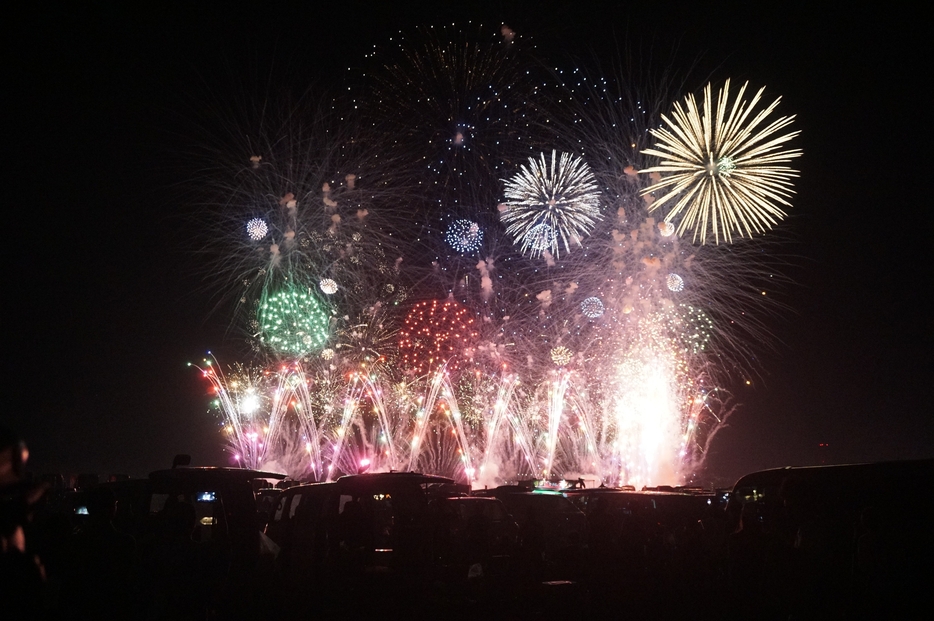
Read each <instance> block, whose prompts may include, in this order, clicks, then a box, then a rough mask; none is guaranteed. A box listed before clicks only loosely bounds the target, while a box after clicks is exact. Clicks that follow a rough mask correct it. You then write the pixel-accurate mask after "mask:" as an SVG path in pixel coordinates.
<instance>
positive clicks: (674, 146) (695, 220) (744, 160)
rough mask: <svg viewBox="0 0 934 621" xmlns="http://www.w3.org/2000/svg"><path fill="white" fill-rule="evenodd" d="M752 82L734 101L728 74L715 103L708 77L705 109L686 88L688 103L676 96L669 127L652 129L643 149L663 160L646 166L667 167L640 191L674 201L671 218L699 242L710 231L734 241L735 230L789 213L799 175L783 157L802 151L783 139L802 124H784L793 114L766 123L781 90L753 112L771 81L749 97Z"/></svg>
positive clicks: (764, 225) (747, 231) (748, 233)
mask: <svg viewBox="0 0 934 621" xmlns="http://www.w3.org/2000/svg"><path fill="white" fill-rule="evenodd" d="M747 85H748V83H746V84H743V86H742V87H741V88H740V89H739V93H737V95H736V98H735V99H734V100H733V101H732V103H730V81H729V80H727V81H726V84H725V85H724V87H723V88H722V89H721V90H720V91H718V93H717V103H716V106H714V105H713V98H712V91H713V86H712V85H711V84H708V85H707V86H706V87H705V88H704V101H703V108H702V109H701V108H698V105H697V101H696V100H695V98H694V96H693V95H688V96H687V98H686V99H685V101H684V106H682V105H681V104H680V103H677V104H675V108H674V111H673V112H672V115H671V117H668V116H665V115H662V119H663V120H664V122H665V124H666V125H667V126H668V127H663V128H660V129H652V130H650V132H651V134H652V136H653V137H655V139H656V145H655V148H653V149H646V150H645V151H643V153H645V154H647V155H652V156H655V157H658V158H660V162H659V164H658V165H656V166H652V167H651V168H647V169H645V170H642V171H640V172H642V173H647V174H664V175H666V176H664V177H661V178H660V179H658V180H657V182H655V183H653V184H652V185H650V186H649V187H647V188H645V189H644V190H643V191H642V193H643V194H644V195H646V196H647V197H648V196H650V195H654V196H655V197H656V198H655V200H654V202H653V203H652V204H651V206H650V207H649V209H650V210H652V211H654V210H656V209H659V208H660V207H662V206H663V205H669V206H670V208H669V210H668V212H667V214H666V215H665V220H666V221H672V220H679V221H680V222H679V224H678V226H677V232H678V234H679V235H680V234H683V233H684V232H685V231H691V232H692V234H693V238H694V240H695V241H697V240H700V243H701V244H704V243H706V241H707V237H708V235H709V234H712V235H713V239H714V243H717V244H719V243H720V240H721V239H723V240H724V241H726V242H728V243H732V241H733V234H734V233H737V234H739V235H741V236H744V237H752V235H753V233H762V232H763V231H765V230H766V229H770V228H772V227H773V226H774V225H775V224H776V223H777V222H778V221H780V220H782V219H783V218H784V217H785V212H784V210H783V209H782V208H781V205H784V206H786V207H790V206H791V203H789V202H788V200H787V199H788V198H790V197H791V195H792V194H794V190H793V189H792V182H791V179H793V178H794V177H797V176H798V175H797V171H796V170H794V169H792V168H789V167H788V166H786V165H785V164H787V163H788V162H790V161H791V160H792V159H794V158H796V157H798V156H800V155H801V151H800V150H799V149H785V148H784V146H783V145H785V143H787V142H788V141H790V140H791V139H792V138H794V137H795V136H797V135H798V134H799V133H800V132H798V131H794V132H789V133H781V132H782V130H784V129H785V128H787V127H788V126H789V125H791V123H792V121H793V120H794V118H795V117H794V116H783V117H779V118H778V119H775V120H774V121H771V122H769V123H767V124H766V119H767V118H768V116H769V115H770V114H771V113H772V112H773V111H774V110H775V108H776V107H777V106H778V103H779V102H780V101H781V97H779V98H778V99H776V100H775V101H774V102H772V104H771V105H769V106H767V107H766V108H765V109H764V110H761V111H759V112H758V113H756V114H755V115H754V116H753V110H754V109H755V107H756V105H757V104H758V103H759V100H760V99H761V98H762V93H763V91H764V90H765V88H764V87H763V88H760V89H759V91H758V92H757V93H756V94H755V96H754V97H753V98H752V99H751V100H750V101H748V102H747V101H746V100H745V99H743V96H744V95H745V93H746V86H747Z"/></svg>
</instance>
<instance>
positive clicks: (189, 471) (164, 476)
mask: <svg viewBox="0 0 934 621" xmlns="http://www.w3.org/2000/svg"><path fill="white" fill-rule="evenodd" d="M285 476H286V475H284V474H281V473H278V472H263V471H261V470H247V469H245V468H215V467H203V468H189V467H179V468H172V469H171V470H156V471H155V472H150V473H149V478H150V479H152V480H156V481H234V482H237V481H252V480H253V479H284V478H285Z"/></svg>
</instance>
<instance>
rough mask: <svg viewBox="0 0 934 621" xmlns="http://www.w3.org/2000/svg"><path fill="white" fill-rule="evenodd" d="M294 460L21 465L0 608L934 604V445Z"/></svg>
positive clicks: (28, 613)
mask: <svg viewBox="0 0 934 621" xmlns="http://www.w3.org/2000/svg"><path fill="white" fill-rule="evenodd" d="M276 478H279V476H278V475H273V474H269V473H257V472H253V471H247V470H229V469H200V468H176V469H172V470H166V471H160V472H155V473H153V474H152V475H150V477H149V478H148V479H143V480H138V481H123V482H118V483H106V484H101V485H98V486H96V487H94V488H91V489H88V490H84V491H74V490H69V491H65V490H49V491H47V492H46V493H45V495H44V497H43V498H42V499H41V500H35V499H27V498H26V496H27V492H28V490H31V489H35V488H34V487H31V486H29V485H25V484H20V485H8V486H6V487H4V488H3V528H4V548H5V549H4V552H3V555H2V556H0V560H2V563H0V580H2V582H0V589H2V591H3V600H4V601H5V602H6V606H7V608H6V610H7V611H9V612H10V613H11V614H3V615H0V616H2V618H3V619H7V618H9V619H15V618H17V617H16V616H15V615H14V614H12V613H13V608H16V607H18V608H25V610H23V611H22V612H23V613H24V616H22V617H21V618H44V619H80V618H95V619H96V618H102V619H103V618H109V619H144V620H149V619H197V620H205V619H250V620H262V619H280V618H282V619H291V618H316V617H319V616H331V615H338V617H337V618H374V619H376V618H379V619H385V618H390V619H394V618H407V619H422V618H426V619H435V618H490V619H552V618H558V619H571V618H621V619H626V618H633V619H674V618H685V617H689V618H692V619H750V618H755V619H876V618H928V617H929V615H930V611H928V610H926V608H925V605H926V602H925V599H926V595H927V593H926V587H927V586H928V582H927V580H928V578H927V577H929V576H930V575H934V510H932V508H931V503H930V501H929V500H928V499H927V498H926V496H927V494H928V491H929V490H930V487H931V481H932V480H934V460H926V461H919V462H894V463H886V464H870V465H859V466H832V467H821V468H792V469H782V470H771V471H763V472H759V473H754V474H751V475H748V476H746V477H743V478H742V479H740V481H739V482H737V484H736V486H735V487H734V488H733V489H732V490H723V491H720V492H715V491H709V490H699V489H684V488H675V489H672V488H663V489H654V490H642V491H635V490H631V489H622V490H617V489H607V488H599V489H579V488H570V489H562V490H557V489H537V488H532V487H531V486H527V487H519V486H515V487H502V488H497V489H496V490H484V491H483V492H475V493H473V494H468V490H467V489H466V488H465V487H463V486H459V485H457V484H456V483H455V482H454V481H451V480H449V479H444V478H441V477H431V476H425V475H420V474H415V473H385V474H365V475H356V476H350V477H343V478H341V479H339V480H338V481H336V482H334V483H322V484H303V485H297V484H296V485H291V486H289V487H286V486H285V485H284V484H282V483H280V484H279V485H278V487H274V486H273V484H274V483H275V480H274V479H276ZM17 523H22V525H23V526H24V528H22V529H21V539H22V540H23V541H24V542H25V543H24V546H22V547H24V548H25V553H20V552H19V551H18V550H17V549H16V546H15V545H13V544H12V543H10V542H13V543H15V540H16V537H17V536H16V535H15V533H16V532H17V531H16V530H15V529H16V524H17ZM36 560H38V561H39V562H40V563H41V567H40V564H37V563H36ZM43 573H44V576H43Z"/></svg>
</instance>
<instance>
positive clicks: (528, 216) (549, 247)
mask: <svg viewBox="0 0 934 621" xmlns="http://www.w3.org/2000/svg"><path fill="white" fill-rule="evenodd" d="M505 194H506V201H505V202H504V203H503V204H502V205H500V207H499V209H500V214H499V217H500V220H502V222H503V224H505V225H506V233H507V234H509V235H510V236H512V238H513V241H514V242H515V243H517V244H519V246H520V249H521V251H522V252H523V253H529V254H530V255H531V256H532V257H539V256H542V255H543V254H545V253H549V254H551V255H553V256H556V257H557V256H560V254H561V250H562V249H563V250H564V251H565V252H570V250H571V246H572V245H575V246H580V245H581V239H583V238H584V237H586V236H587V234H589V233H590V231H592V230H593V228H594V226H595V225H596V223H597V222H599V221H600V219H601V214H600V192H599V191H598V190H597V183H596V180H595V179H594V176H593V173H592V172H590V167H589V166H587V163H586V162H584V160H582V159H581V158H579V157H577V156H574V155H570V154H568V153H562V154H561V155H560V157H559V155H558V153H557V152H556V151H552V152H551V160H550V162H549V161H548V160H547V159H546V158H545V154H544V153H542V154H541V155H540V156H539V157H538V158H537V159H536V158H534V157H530V158H529V161H528V164H527V165H524V166H521V167H520V168H519V172H518V173H516V174H515V175H514V176H513V177H512V178H511V179H509V180H507V181H506V191H505ZM543 231H547V234H546V233H544V232H543Z"/></svg>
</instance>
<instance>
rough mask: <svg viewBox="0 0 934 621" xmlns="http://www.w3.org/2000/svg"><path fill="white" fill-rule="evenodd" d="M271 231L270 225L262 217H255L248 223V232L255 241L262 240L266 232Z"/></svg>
mask: <svg viewBox="0 0 934 621" xmlns="http://www.w3.org/2000/svg"><path fill="white" fill-rule="evenodd" d="M268 232H269V226H267V225H266V221H265V220H263V219H262V218H253V219H252V220H250V221H249V222H247V223H246V234H247V235H249V236H250V239H252V240H253V241H260V240H261V239H263V238H264V237H266V234H267V233H268Z"/></svg>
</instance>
